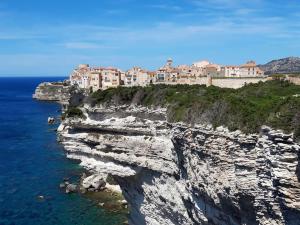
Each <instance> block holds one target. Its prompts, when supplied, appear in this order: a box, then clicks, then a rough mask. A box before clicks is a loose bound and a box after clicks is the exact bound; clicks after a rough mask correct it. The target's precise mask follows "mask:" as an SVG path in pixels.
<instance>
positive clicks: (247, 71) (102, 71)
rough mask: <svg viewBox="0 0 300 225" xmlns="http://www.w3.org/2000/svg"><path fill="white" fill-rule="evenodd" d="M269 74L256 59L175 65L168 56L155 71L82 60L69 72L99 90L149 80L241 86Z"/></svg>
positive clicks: (80, 82)
mask: <svg viewBox="0 0 300 225" xmlns="http://www.w3.org/2000/svg"><path fill="white" fill-rule="evenodd" d="M265 80H266V76H265V75H264V71H262V70H261V69H260V68H259V67H258V66H257V65H256V63H255V62H254V61H249V62H247V63H246V64H244V65H240V66H237V65H227V66H221V65H218V64H214V63H211V62H209V61H200V62H196V63H193V64H192V65H178V66H174V65H173V60H172V59H168V60H167V62H166V64H165V65H164V66H162V67H161V68H159V69H157V70H156V71H149V70H146V69H142V68H140V67H136V66H135V67H133V68H131V69H129V70H128V71H126V72H124V71H122V70H120V69H118V68H113V67H107V68H105V67H90V66H89V65H88V64H81V65H79V66H78V67H77V68H76V69H74V70H73V71H72V73H71V75H70V82H71V84H72V85H78V86H79V87H80V88H83V89H89V90H91V91H93V92H94V91H97V90H99V89H102V90H105V89H108V88H115V87H118V86H126V87H132V86H147V85H150V84H169V85H172V84H189V85H193V84H200V85H207V86H210V85H214V86H219V87H228V88H240V87H242V86H244V85H245V84H246V83H257V82H259V81H265Z"/></svg>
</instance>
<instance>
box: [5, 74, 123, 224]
mask: <svg viewBox="0 0 300 225" xmlns="http://www.w3.org/2000/svg"><path fill="white" fill-rule="evenodd" d="M63 79H64V78H62V77H27V78H24V77H22V78H21V77H14V78H8V77H6V78H4V77H3V78H0V225H56V224H61V225H71V224H72V225H75V224H78V225H96V224H99V225H119V224H122V223H123V222H124V221H125V220H126V215H125V214H124V213H121V212H118V211H112V210H107V209H104V208H101V207H100V206H98V205H97V203H96V202H95V201H94V200H93V199H91V198H87V197H86V196H84V195H79V194H75V193H74V194H65V193H64V191H63V190H61V189H60V188H59V184H60V183H61V182H62V181H63V180H64V179H65V178H68V179H71V180H72V181H76V180H79V176H80V174H81V173H82V170H83V169H82V168H80V166H79V165H78V162H73V161H71V160H68V159H66V157H65V153H64V151H63V148H62V146H61V145H60V144H59V143H58V142H57V141H56V133H55V129H56V128H57V127H58V125H59V124H58V123H56V124H55V125H51V126H49V125H48V123H47V118H48V117H49V116H54V117H58V116H59V115H60V105H59V104H57V103H53V102H52V103H51V102H40V101H36V100H33V99H32V94H33V93H34V90H35V88H36V87H37V85H38V84H39V83H41V82H44V81H58V80H63ZM39 196H42V197H39Z"/></svg>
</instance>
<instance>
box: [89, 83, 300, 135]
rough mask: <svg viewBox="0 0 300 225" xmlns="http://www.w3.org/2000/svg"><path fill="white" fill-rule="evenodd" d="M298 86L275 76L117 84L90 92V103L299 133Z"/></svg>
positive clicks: (173, 119)
mask: <svg viewBox="0 0 300 225" xmlns="http://www.w3.org/2000/svg"><path fill="white" fill-rule="evenodd" d="M297 94H299V95H300V86H296V85H293V84H290V83H288V82H285V81H280V80H275V81H268V82H265V83H258V84H250V85H247V86H245V87H243V88H241V89H238V90H234V89H222V88H218V87H205V86H200V85H193V86H189V85H175V86H167V85H153V86H149V87H131V88H125V87H119V88H116V89H108V90H105V91H98V92H95V93H93V94H92V95H91V96H90V101H91V102H92V103H93V104H98V103H102V104H103V103H106V104H131V103H135V104H139V105H144V106H165V107H168V119H169V121H170V122H177V121H184V122H188V123H192V124H193V123H211V124H213V125H214V126H220V125H224V126H226V127H228V128H229V129H230V130H236V129H240V130H242V131H244V132H247V133H248V132H257V131H258V130H259V128H260V126H261V125H269V126H272V127H273V128H279V129H282V130H284V131H286V132H291V131H294V132H295V134H296V135H297V136H298V137H299V136H300V97H295V95H297Z"/></svg>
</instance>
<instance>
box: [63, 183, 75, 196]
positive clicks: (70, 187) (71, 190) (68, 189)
mask: <svg viewBox="0 0 300 225" xmlns="http://www.w3.org/2000/svg"><path fill="white" fill-rule="evenodd" d="M74 192H77V185H76V184H68V185H67V187H66V193H67V194H69V193H74Z"/></svg>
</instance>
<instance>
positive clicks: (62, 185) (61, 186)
mask: <svg viewBox="0 0 300 225" xmlns="http://www.w3.org/2000/svg"><path fill="white" fill-rule="evenodd" d="M66 186H67V185H66V183H61V184H59V187H60V188H65V187H66Z"/></svg>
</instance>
